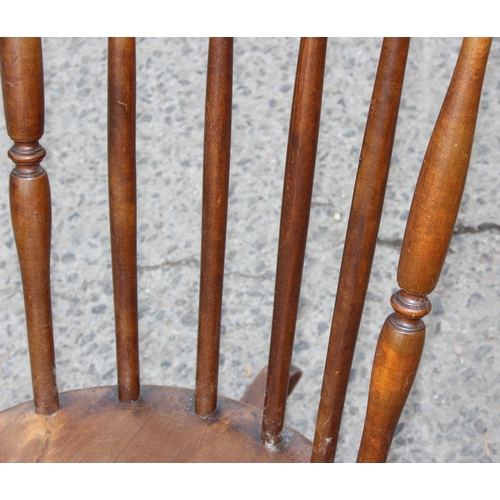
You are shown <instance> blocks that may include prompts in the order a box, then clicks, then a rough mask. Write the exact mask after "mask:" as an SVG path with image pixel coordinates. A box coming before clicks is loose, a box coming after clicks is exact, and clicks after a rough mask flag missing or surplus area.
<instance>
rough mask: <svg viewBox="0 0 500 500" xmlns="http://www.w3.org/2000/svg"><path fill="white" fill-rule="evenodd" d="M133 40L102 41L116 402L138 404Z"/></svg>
mask: <svg viewBox="0 0 500 500" xmlns="http://www.w3.org/2000/svg"><path fill="white" fill-rule="evenodd" d="M135 73H136V68H135V39H134V38H109V41H108V184H109V215H110V226H111V257H112V268H113V291H114V306H115V327H116V358H117V372H118V398H119V400H120V401H121V402H122V403H124V404H130V403H132V402H134V401H136V400H137V399H138V398H139V393H140V385H139V339H138V336H139V333H138V330H139V327H138V306H137V199H136V198H137V195H136V165H135V117H136V102H135V101H136V88H135V87H136V75H135Z"/></svg>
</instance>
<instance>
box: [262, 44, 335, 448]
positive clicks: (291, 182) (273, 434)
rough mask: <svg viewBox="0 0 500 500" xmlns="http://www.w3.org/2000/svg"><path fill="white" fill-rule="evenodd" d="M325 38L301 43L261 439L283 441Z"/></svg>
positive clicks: (318, 112)
mask: <svg viewBox="0 0 500 500" xmlns="http://www.w3.org/2000/svg"><path fill="white" fill-rule="evenodd" d="M326 45H327V39H326V38H302V39H301V42H300V49H299V59H298V63H297V75H296V79H295V90H294V96H293V104H292V114H291V119H290V131H289V136H288V150H287V157H286V167H285V180H284V186H283V202H282V206H281V223H280V235H279V243H278V262H277V267H276V285H275V300H274V311H273V322H272V331H271V347H270V352H269V363H268V366H269V369H268V377H267V387H266V397H265V403H264V419H263V421H262V439H263V440H264V441H265V442H267V443H271V444H275V443H278V442H279V441H280V440H281V430H282V428H283V423H284V418H285V407H286V398H287V394H288V380H289V373H290V365H291V362H292V351H293V341H294V336H295V325H296V321H297V310H298V305H299V296H300V284H301V280H302V269H303V264H304V255H305V248H306V240H307V228H308V224H309V212H310V208H311V196H312V187H313V179H314V167H315V162H316V148H317V144H318V133H319V122H320V115H321V99H322V94H323V78H324V72H325V57H326Z"/></svg>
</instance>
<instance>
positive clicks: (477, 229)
mask: <svg viewBox="0 0 500 500" xmlns="http://www.w3.org/2000/svg"><path fill="white" fill-rule="evenodd" d="M487 231H492V232H497V233H500V224H495V223H494V222H484V223H483V224H479V226H464V225H463V224H457V225H456V226H455V230H454V231H453V236H459V235H461V234H477V233H485V232H487ZM377 244H378V245H382V246H386V247H392V248H400V247H401V245H402V244H403V239H402V238H395V239H392V240H390V239H382V238H377Z"/></svg>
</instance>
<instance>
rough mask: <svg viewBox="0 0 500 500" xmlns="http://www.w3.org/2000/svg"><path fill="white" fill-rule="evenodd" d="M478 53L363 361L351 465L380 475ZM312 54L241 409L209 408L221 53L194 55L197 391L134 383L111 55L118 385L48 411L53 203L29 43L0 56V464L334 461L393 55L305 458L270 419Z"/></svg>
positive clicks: (123, 87)
mask: <svg viewBox="0 0 500 500" xmlns="http://www.w3.org/2000/svg"><path fill="white" fill-rule="evenodd" d="M490 44H491V39H489V38H474V39H465V40H464V43H463V45H462V49H461V52H460V55H459V58H458V62H457V66H456V70H455V73H454V75H453V77H452V80H451V83H450V87H449V90H448V93H447V96H446V98H445V101H444V103H443V107H442V110H441V113H440V115H439V117H438V120H437V122H436V126H435V129H434V132H433V135H432V137H431V140H430V143H429V147H428V150H427V153H426V156H425V159H424V162H423V166H422V169H421V173H420V177H419V180H418V183H417V187H416V190H415V193H416V194H415V196H414V198H413V203H412V208H411V210H410V213H409V217H408V223H407V228H406V233H405V236H404V240H403V242H402V249H401V258H400V262H399V268H398V284H399V286H400V290H399V291H397V292H396V293H395V294H394V295H393V297H392V299H391V305H392V307H393V309H394V311H395V312H394V313H393V314H391V315H390V316H389V317H388V319H387V320H386V322H385V323H384V325H383V327H382V332H381V335H380V339H379V342H378V346H377V350H376V353H375V362H374V366H373V372H372V379H371V386H370V394H369V400H368V410H367V416H366V422H365V427H364V431H363V436H362V440H361V445H360V450H359V454H358V461H360V462H367V461H368V462H374V461H385V460H386V459H387V455H388V453H389V449H390V445H391V441H392V438H393V435H394V432H395V431H396V427H397V424H398V421H399V418H400V415H401V412H402V411H403V408H404V405H405V402H406V399H407V397H408V394H409V392H410V389H411V387H412V383H413V380H414V378H415V375H416V372H417V368H418V364H419V360H420V356H421V353H422V349H423V342H424V336H425V326H424V324H423V322H422V317H423V316H425V315H426V314H428V313H429V312H430V310H431V305H430V302H429V300H428V299H427V295H428V294H430V293H431V292H432V291H433V290H434V288H435V287H436V284H437V281H438V279H439V276H440V273H441V269H442V267H443V264H444V261H445V256H446V252H447V250H448V246H449V243H450V240H451V237H452V235H453V230H454V227H455V221H456V217H457V213H458V209H459V206H460V201H461V198H462V193H463V189H464V184H465V178H466V175H467V168H468V165H469V159H470V152H471V148H472V143H473V138H474V130H475V125H476V118H477V113H478V106H479V100H480V95H481V88H482V82H483V78H484V72H485V68H486V63H487V58H488V53H489V48H490ZM326 47H327V41H326V39H324V38H304V39H302V40H301V44H300V51H299V57H298V64H297V75H296V80H295V90H294V97H293V104H292V111H291V120H290V129H289V141H288V151H287V158H286V170H285V181H284V186H283V193H282V196H283V198H282V206H281V226H280V233H279V238H277V239H278V241H279V243H278V261H277V269H276V280H275V294H274V308H273V318H272V327H271V330H272V333H271V344H270V353H269V364H268V367H267V369H265V370H266V375H265V376H264V377H265V379H266V389H265V394H263V395H262V396H260V394H262V393H261V391H262V385H259V384H261V382H262V380H263V378H262V376H260V378H259V377H258V378H257V379H256V382H255V383H254V384H253V385H252V386H251V387H250V390H249V392H247V395H245V397H244V398H243V401H236V400H234V399H228V398H224V397H222V396H220V395H219V394H218V371H219V366H220V363H221V358H220V352H219V351H220V349H219V347H220V341H221V324H222V322H221V314H222V297H223V292H222V291H223V278H224V260H225V245H226V224H227V217H228V213H227V210H228V199H229V196H228V193H229V191H230V189H229V188H230V182H229V165H230V152H231V120H232V95H233V90H232V88H233V40H232V39H230V38H213V39H210V47H209V54H208V70H207V90H206V108H205V109H206V112H205V127H204V130H205V136H204V137H205V139H204V141H205V142H204V162H203V204H202V241H201V243H202V250H201V259H200V261H201V262H200V269H201V271H200V273H201V275H200V281H199V284H200V285H199V286H200V300H199V315H198V316H199V317H198V344H197V362H196V377H195V379H196V383H195V389H194V390H191V389H181V388H175V387H168V386H154V385H148V384H146V385H143V384H141V383H140V376H139V364H140V363H139V360H140V355H139V352H140V351H139V328H138V324H139V303H140V300H141V298H140V297H139V298H138V294H137V239H138V238H137V222H136V221H137V195H136V192H137V189H136V151H135V144H136V61H135V40H134V39H131V38H111V39H109V51H108V68H109V71H108V166H109V173H108V178H109V214H110V222H111V249H112V276H113V290H114V292H113V295H114V306H115V322H116V350H117V376H118V382H117V385H116V386H109V387H94V388H85V389H80V390H74V391H69V392H63V393H61V394H59V393H58V390H57V382H56V374H55V366H56V356H55V348H54V337H53V326H52V313H51V286H50V249H51V248H50V247H51V239H50V234H51V197H50V188H49V184H48V175H47V172H46V171H45V170H44V169H43V168H42V167H41V166H40V163H41V162H42V160H43V158H44V156H45V150H44V149H43V147H42V146H41V145H40V144H39V140H40V139H41V137H42V135H43V132H44V85H43V70H42V51H41V44H40V40H39V39H3V40H2V90H3V97H4V106H5V114H6V122H7V129H8V133H9V136H10V138H11V139H12V140H13V141H14V146H13V147H12V148H11V150H10V152H9V157H10V158H11V160H12V161H13V162H14V163H15V165H16V166H15V168H14V170H13V171H12V174H11V184H10V200H11V214H12V222H13V227H14V236H15V241H16V245H17V250H18V253H19V261H20V267H21V273H22V280H23V289H24V296H25V306H26V319H27V328H28V339H29V353H30V362H31V371H32V378H33V392H34V400H33V401H32V402H27V403H23V404H21V405H18V406H15V407H13V408H10V409H7V410H4V411H2V412H0V460H2V461H70V462H100V461H118V462H162V461H173V462H190V461H191V462H198V461H207V462H209V461H211V462H240V461H261V462H274V461H276V462H278V461H283V462H304V461H314V462H328V461H332V460H333V458H334V456H335V451H336V447H337V442H338V436H339V429H340V423H341V417H342V411H343V407H344V400H345V397H346V391H347V385H348V379H349V375H350V373H351V366H352V361H353V355H354V348H355V344H356V339H357V335H358V330H359V327H360V321H361V315H362V311H363V306H364V302H365V296H366V293H367V287H368V282H369V277H370V272H371V266H372V261H373V255H374V251H375V244H376V240H377V234H378V228H379V223H380V217H381V213H382V207H383V202H384V194H385V189H386V184H387V177H388V173H389V166H390V161H391V154H392V148H393V142H394V136H395V132H396V123H397V118H398V110H399V105H400V99H401V92H402V88H403V79H404V73H405V66H406V60H407V54H408V47H409V39H406V38H399V39H395V38H387V39H385V40H384V42H383V45H382V50H381V54H380V61H379V66H378V71H377V74H376V78H375V83H374V88H373V96H372V100H371V104H370V108H369V114H368V118H367V123H366V130H365V135H364V140H363V145H362V149H361V158H360V161H359V167H358V173H357V179H356V184H355V189H354V195H353V201H352V206H351V212H350V217H349V224H348V228H347V235H346V239H345V245H344V251H343V259H342V265H341V269H340V277H339V284H338V289H337V294H336V299H335V307H334V315H333V321H332V326H331V335H330V341H329V346H328V353H327V359H326V366H325V372H324V377H323V386H322V391H321V399H320V404H319V410H318V419H317V423H316V431H315V437H314V442H311V441H309V440H308V439H306V438H305V437H304V436H302V435H301V434H300V433H299V432H297V431H295V430H294V429H292V428H291V427H289V426H287V425H285V407H286V399H287V396H288V394H289V389H290V387H291V386H292V382H291V381H292V379H291V372H292V374H293V373H297V371H296V370H295V371H294V370H291V366H292V364H291V363H292V352H293V345H294V337H295V330H296V322H297V313H298V309H299V295H300V288H301V280H302V270H303V265H304V256H305V250H306V239H307V232H308V222H309V213H310V209H311V197H312V190H313V178H314V169H315V162H316V155H317V143H318V134H319V125H320V113H321V102H322V93H323V82H324V72H325V60H326ZM49 174H50V169H49ZM191 194H192V193H186V196H187V197H188V198H189V197H190V196H191ZM91 195H92V193H88V196H91ZM188 203H195V201H194V200H190V201H188ZM264 223H265V222H264ZM83 272H85V271H83ZM52 291H53V293H54V292H55V290H54V288H52ZM388 292H389V291H388ZM388 296H389V293H388ZM179 299H182V297H179ZM160 321H161V320H160ZM56 345H57V339H56ZM93 355H96V354H95V353H94V354H93ZM296 378H297V376H295V377H294V378H293V384H294V383H295V382H296ZM245 401H246V402H245ZM259 401H260V402H259ZM248 402H250V403H252V404H247V403H248ZM259 407H261V408H262V409H261V408H259Z"/></svg>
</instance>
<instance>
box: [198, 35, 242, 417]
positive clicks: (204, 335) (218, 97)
mask: <svg viewBox="0 0 500 500" xmlns="http://www.w3.org/2000/svg"><path fill="white" fill-rule="evenodd" d="M232 87H233V39H232V38H211V39H210V42H209V51H208V69H207V92H206V105H205V141H204V150H203V151H204V158H203V215H202V237H201V266H200V303H199V317H198V349H197V358H196V403H195V409H196V413H198V415H203V416H207V415H210V414H211V413H212V412H213V411H215V408H216V406H217V382H218V375H219V346H220V328H221V315H222V286H223V282H224V255H225V250H226V224H227V204H228V190H229V160H230V153H231V111H232V109H231V106H232V95H233V89H232Z"/></svg>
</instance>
